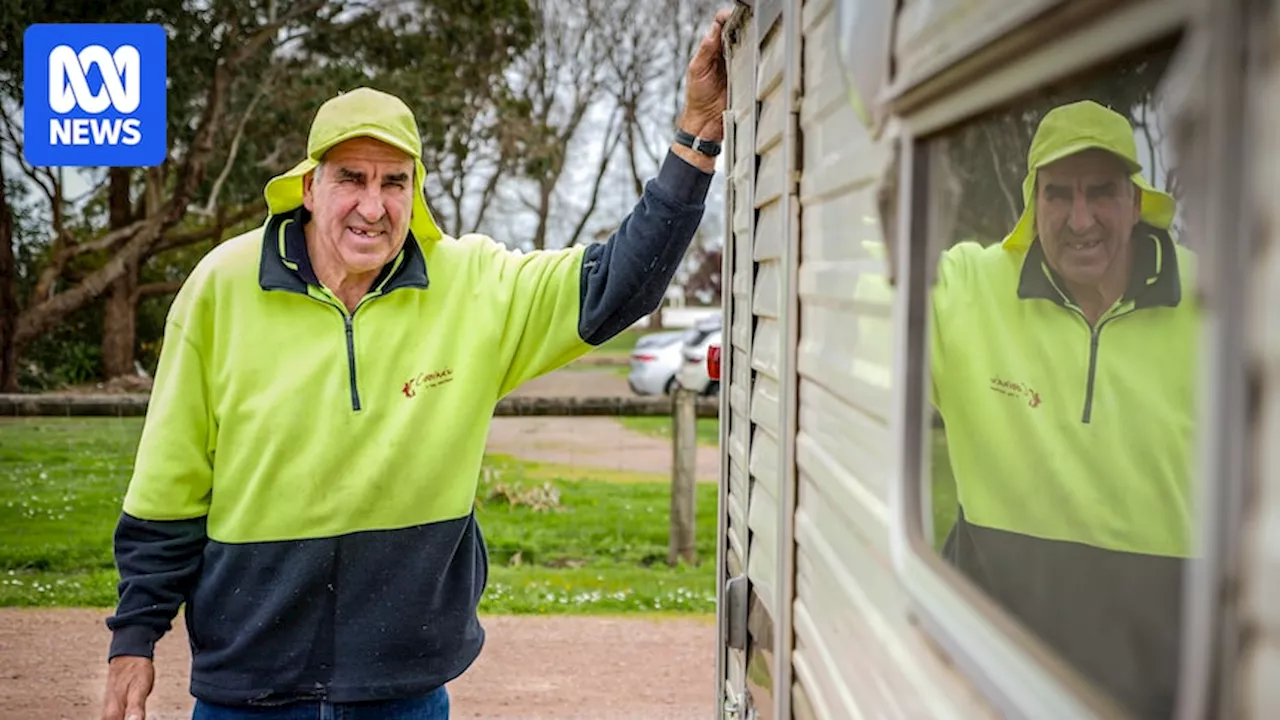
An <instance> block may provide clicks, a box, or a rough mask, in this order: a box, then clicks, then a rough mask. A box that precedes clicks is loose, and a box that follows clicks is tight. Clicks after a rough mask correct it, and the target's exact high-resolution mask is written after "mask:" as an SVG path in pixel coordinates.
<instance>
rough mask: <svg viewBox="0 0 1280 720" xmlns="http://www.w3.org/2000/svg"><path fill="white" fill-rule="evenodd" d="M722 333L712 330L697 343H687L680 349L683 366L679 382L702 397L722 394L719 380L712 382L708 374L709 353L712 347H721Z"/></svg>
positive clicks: (718, 330) (678, 378)
mask: <svg viewBox="0 0 1280 720" xmlns="http://www.w3.org/2000/svg"><path fill="white" fill-rule="evenodd" d="M720 338H721V331H720V329H719V328H717V329H715V330H712V331H711V332H709V333H707V335H706V336H705V337H703V338H701V339H700V340H699V341H698V342H696V343H686V344H685V345H684V347H682V348H681V349H680V355H681V361H682V362H681V364H680V372H679V375H678V376H677V382H679V383H680V384H681V385H684V386H685V387H687V388H689V389H690V390H695V391H697V392H698V394H700V395H715V394H716V393H718V392H720V381H719V379H715V380H712V379H711V375H710V373H708V372H707V351H708V349H709V348H710V347H711V346H712V345H719V344H720Z"/></svg>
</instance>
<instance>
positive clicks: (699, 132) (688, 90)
mask: <svg viewBox="0 0 1280 720" xmlns="http://www.w3.org/2000/svg"><path fill="white" fill-rule="evenodd" d="M732 14H733V10H731V9H729V8H722V9H721V10H720V11H719V12H717V13H716V16H715V19H714V20H713V21H712V22H711V27H709V28H707V34H706V35H703V36H702V42H701V43H699V44H698V49H697V51H696V52H694V54H693V59H692V60H690V61H689V70H688V72H687V74H686V76H685V103H684V112H683V113H681V115H680V122H679V123H678V125H679V127H680V129H681V130H684V131H685V132H689V133H693V134H694V135H696V136H697V137H700V138H704V139H707V140H715V141H721V140H723V139H724V111H725V108H726V107H728V105H729V94H728V90H729V75H728V70H727V69H726V68H725V63H724V48H723V43H722V42H721V40H720V36H721V34H722V32H723V31H724V24H725V23H726V22H728V21H729V16H730V15H732ZM675 151H676V153H677V154H679V155H680V156H681V157H683V158H684V159H686V160H688V161H690V162H692V163H694V164H695V165H698V166H699V167H701V168H702V169H703V170H706V171H707V172H711V171H712V170H713V169H714V168H715V160H714V159H713V158H709V157H707V156H705V155H702V154H701V153H696V152H694V151H693V150H690V149H689V148H686V147H684V146H682V145H677V146H676V147H675ZM683 151H687V152H683Z"/></svg>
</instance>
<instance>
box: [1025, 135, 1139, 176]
mask: <svg viewBox="0 0 1280 720" xmlns="http://www.w3.org/2000/svg"><path fill="white" fill-rule="evenodd" d="M1085 150H1105V151H1106V152H1109V153H1111V155H1112V156H1114V157H1115V158H1116V159H1117V160H1119V161H1120V162H1122V163H1124V166H1125V168H1126V169H1128V171H1129V173H1130V174H1134V173H1141V172H1142V166H1141V165H1139V164H1138V163H1137V162H1136V161H1134V160H1131V159H1129V158H1127V157H1125V156H1124V155H1121V154H1120V153H1118V152H1116V151H1115V150H1114V149H1112V148H1111V147H1109V146H1108V145H1107V144H1106V143H1103V142H1101V141H1098V140H1085V139H1081V140H1077V141H1076V142H1073V143H1070V144H1068V145H1063V146H1062V147H1060V148H1056V149H1055V150H1054V151H1053V152H1051V153H1048V154H1046V155H1045V156H1044V157H1043V158H1040V161H1039V162H1038V163H1037V164H1036V166H1035V167H1034V168H1032V169H1033V170H1039V169H1040V168H1042V167H1044V166H1045V165H1048V164H1050V163H1055V162H1058V161H1059V160H1061V159H1063V158H1065V157H1070V156H1071V155H1075V154H1077V153H1082V152H1084V151H1085Z"/></svg>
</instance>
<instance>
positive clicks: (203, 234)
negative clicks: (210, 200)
mask: <svg viewBox="0 0 1280 720" xmlns="http://www.w3.org/2000/svg"><path fill="white" fill-rule="evenodd" d="M261 213H265V209H264V208H262V207H258V206H256V205H255V206H253V207H246V208H241V209H239V210H237V211H236V212H235V213H234V214H232V215H231V217H228V218H224V219H223V220H222V222H220V223H217V224H215V225H211V226H209V227H206V228H202V229H200V230H193V231H191V232H185V233H178V234H176V235H170V234H165V235H164V236H163V237H161V238H160V239H159V240H158V241H157V242H156V244H155V245H153V246H152V247H151V249H150V250H148V251H147V253H146V255H145V257H144V259H149V258H153V257H155V256H156V255H159V254H160V253H164V252H168V251H170V250H176V249H178V248H182V247H187V246H188V245H194V244H196V243H198V242H204V241H205V240H219V239H221V238H220V236H221V235H222V233H223V232H224V231H225V230H226V228H228V227H235V226H236V225H239V224H240V223H242V222H244V221H245V220H248V219H249V218H251V217H253V216H254V215H258V214H261Z"/></svg>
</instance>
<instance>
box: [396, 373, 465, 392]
mask: <svg viewBox="0 0 1280 720" xmlns="http://www.w3.org/2000/svg"><path fill="white" fill-rule="evenodd" d="M448 382H453V370H451V369H449V368H445V369H443V370H437V371H435V372H430V373H419V374H417V375H414V376H413V377H411V378H409V379H408V380H407V381H406V382H405V384H404V387H402V388H401V389H400V392H402V393H404V396H405V397H407V398H414V397H417V395H418V391H419V390H430V389H432V388H436V387H439V386H441V385H444V384H445V383H448Z"/></svg>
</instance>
